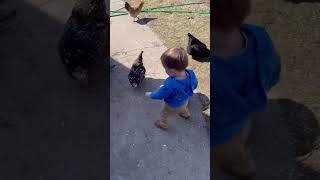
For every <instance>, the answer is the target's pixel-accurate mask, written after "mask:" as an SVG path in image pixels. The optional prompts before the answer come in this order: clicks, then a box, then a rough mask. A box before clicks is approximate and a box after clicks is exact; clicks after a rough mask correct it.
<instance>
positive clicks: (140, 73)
mask: <svg viewBox="0 0 320 180" xmlns="http://www.w3.org/2000/svg"><path fill="white" fill-rule="evenodd" d="M142 54H143V51H141V53H140V55H139V57H138V58H137V59H136V60H135V61H134V63H133V65H132V67H131V69H130V72H129V75H128V78H129V82H130V84H131V86H132V87H134V88H136V87H138V86H140V84H141V82H142V81H143V80H144V78H145V74H146V68H145V67H144V66H143V58H142Z"/></svg>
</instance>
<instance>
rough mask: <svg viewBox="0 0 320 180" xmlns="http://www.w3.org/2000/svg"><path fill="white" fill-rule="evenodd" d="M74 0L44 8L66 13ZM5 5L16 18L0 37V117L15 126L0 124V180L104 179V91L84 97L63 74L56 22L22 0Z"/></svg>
mask: <svg viewBox="0 0 320 180" xmlns="http://www.w3.org/2000/svg"><path fill="white" fill-rule="evenodd" d="M7 2H9V1H7ZM32 2H33V3H34V4H37V2H38V1H32ZM73 2H74V1H54V2H50V3H46V8H48V9H50V12H51V13H53V14H59V15H60V16H61V18H63V19H65V17H66V16H68V15H69V14H70V11H71V8H72V5H73ZM51 3H52V4H51ZM10 4H11V5H12V6H13V7H14V8H16V17H15V18H14V19H13V20H14V21H16V23H14V25H11V26H10V27H7V28H6V31H4V32H1V35H0V42H1V43H0V59H1V61H0V63H1V65H0V80H1V88H0V114H1V115H0V116H2V117H0V119H2V120H4V121H8V122H10V123H9V124H13V125H14V126H1V127H0V141H1V149H0V179H3V180H9V179H10V180H34V179H59V180H70V179H77V180H88V179H101V180H105V179H108V176H107V170H108V169H107V161H108V157H109V156H108V149H107V142H108V136H107V134H108V133H107V132H108V116H109V115H108V113H107V110H108V109H109V108H108V107H107V104H108V103H107V98H108V97H107V92H105V93H104V94H98V95H88V94H87V93H85V92H82V91H80V90H79V88H78V85H77V84H75V83H74V82H73V81H72V80H71V79H70V78H69V77H68V76H67V75H66V73H65V71H64V68H63V65H62V63H61V60H60V59H59V57H58V55H57V42H58V39H59V37H60V35H61V33H62V30H63V24H62V23H60V22H58V21H57V20H55V19H53V18H52V17H50V16H48V15H47V14H45V13H44V12H43V9H42V11H40V10H39V9H38V8H37V7H35V6H32V5H31V4H30V3H27V2H25V1H20V0H19V1H18V0H14V1H10ZM1 6H5V5H4V4H1ZM106 78H107V77H106ZM105 82H107V80H106V81H105Z"/></svg>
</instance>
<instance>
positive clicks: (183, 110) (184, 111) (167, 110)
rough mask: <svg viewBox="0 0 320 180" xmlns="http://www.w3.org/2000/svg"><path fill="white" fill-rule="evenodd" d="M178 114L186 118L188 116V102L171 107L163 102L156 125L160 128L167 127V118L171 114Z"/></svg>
mask: <svg viewBox="0 0 320 180" xmlns="http://www.w3.org/2000/svg"><path fill="white" fill-rule="evenodd" d="M174 113H176V114H179V115H180V116H181V117H183V118H185V119H188V118H189V117H190V112H189V109H188V102H187V103H186V104H184V105H182V106H180V107H179V108H172V107H170V106H169V105H168V104H166V103H164V106H163V108H162V111H161V113H160V119H159V121H157V123H158V125H159V126H161V127H162V128H167V127H168V118H169V117H170V115H172V114H174Z"/></svg>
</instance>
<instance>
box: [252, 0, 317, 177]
mask: <svg viewBox="0 0 320 180" xmlns="http://www.w3.org/2000/svg"><path fill="white" fill-rule="evenodd" d="M300 2H302V3H299V4H295V3H292V2H290V1H283V0H270V1H264V0H253V1H252V3H253V4H252V14H251V16H250V17H249V18H248V20H247V22H248V23H253V24H258V25H261V26H264V27H265V28H266V29H267V31H268V32H269V33H270V35H271V37H272V38H273V40H274V44H275V46H276V48H277V50H278V51H279V53H280V55H281V58H282V74H281V81H280V83H279V85H278V86H277V87H275V88H274V89H273V91H272V92H271V94H270V97H271V98H272V100H270V105H269V107H268V110H267V111H266V112H265V113H262V114H260V116H259V118H260V119H264V120H266V121H269V123H270V124H268V125H267V124H265V126H271V128H270V129H273V134H272V135H271V134H270V132H269V133H268V132H266V130H263V128H261V127H262V126H263V125H262V124H263V123H262V122H263V121H262V120H259V122H261V124H259V123H258V122H257V123H256V127H257V129H260V132H259V131H258V130H256V131H255V133H257V134H258V135H257V134H255V133H254V132H253V133H254V134H255V137H257V138H256V139H257V140H256V141H255V143H256V144H257V145H255V146H254V147H256V151H257V152H259V150H257V149H260V148H265V150H266V151H267V150H268V148H267V147H266V145H263V144H262V143H260V142H259V141H258V139H259V138H264V142H269V143H270V144H271V143H272V142H275V141H277V140H279V141H280V142H281V139H282V140H283V141H282V145H275V146H271V147H272V148H274V150H270V154H272V155H273V157H279V158H280V154H282V153H285V154H283V157H284V156H287V157H289V156H291V158H289V159H291V160H290V161H291V162H292V163H295V162H303V163H304V164H305V165H307V166H308V167H309V169H305V168H301V166H300V165H301V164H300V163H299V164H298V166H296V167H295V168H293V169H295V170H292V171H289V172H291V176H292V177H291V176H290V178H292V179H299V178H302V179H303V178H306V179H317V178H319V174H317V173H315V172H313V173H311V172H312V171H310V169H312V170H317V171H319V170H320V163H319V162H320V155H319V152H320V148H319V141H318V140H317V139H318V138H319V135H320V128H319V122H320V83H319V78H320V71H319V68H320V56H319V48H320V34H319V28H320V24H319V22H320V17H319V12H320V3H305V2H303V0H302V1H300ZM266 117H267V118H266ZM257 121H258V120H257ZM277 121H278V123H277ZM267 135H269V138H267V137H268V136H267ZM272 136H273V138H272ZM285 137H287V139H286V140H284V139H285ZM272 139H273V140H272ZM270 144H269V145H270ZM280 144H281V143H280ZM284 144H286V145H287V148H285V147H284V146H283V145H284ZM285 149H287V150H285ZM310 152H311V153H310ZM289 154H291V155H289ZM305 154H307V156H305V157H304V160H301V159H300V158H298V159H299V160H298V159H295V158H296V157H299V156H303V155H305ZM272 155H270V158H269V156H268V159H269V161H270V163H271V162H272V159H273V158H272V157H271V156H272ZM288 155H289V156H288ZM256 157H257V159H258V162H259V161H262V160H261V158H263V157H262V156H260V155H257V154H256ZM259 159H260V160H259ZM266 159H267V158H265V160H266ZM296 160H297V161H296ZM275 162H277V161H275ZM288 162H289V160H288ZM317 162H318V163H317ZM278 164H279V163H278ZM270 166H271V164H270ZM284 167H285V166H284ZM297 171H299V173H297V174H295V173H294V172H297ZM319 172H320V171H319ZM302 174H303V175H302Z"/></svg>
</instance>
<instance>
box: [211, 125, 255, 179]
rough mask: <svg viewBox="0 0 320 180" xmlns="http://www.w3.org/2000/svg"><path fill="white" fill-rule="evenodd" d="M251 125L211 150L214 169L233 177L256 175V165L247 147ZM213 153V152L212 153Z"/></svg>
mask: <svg viewBox="0 0 320 180" xmlns="http://www.w3.org/2000/svg"><path fill="white" fill-rule="evenodd" d="M249 132H250V123H248V124H247V125H246V126H245V127H244V128H243V129H242V130H241V132H240V133H239V134H238V135H236V136H234V137H233V138H232V139H231V140H230V141H229V142H227V143H225V144H221V145H215V146H214V148H213V149H212V150H211V156H213V160H212V162H213V164H212V165H213V167H214V169H215V170H217V169H216V168H219V169H221V170H222V171H224V172H225V173H227V174H229V175H232V176H240V177H241V176H247V175H252V174H254V173H255V165H254V162H253V159H252V157H251V153H250V150H249V148H248V146H247V141H248V135H249ZM212 151H213V152H212Z"/></svg>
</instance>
